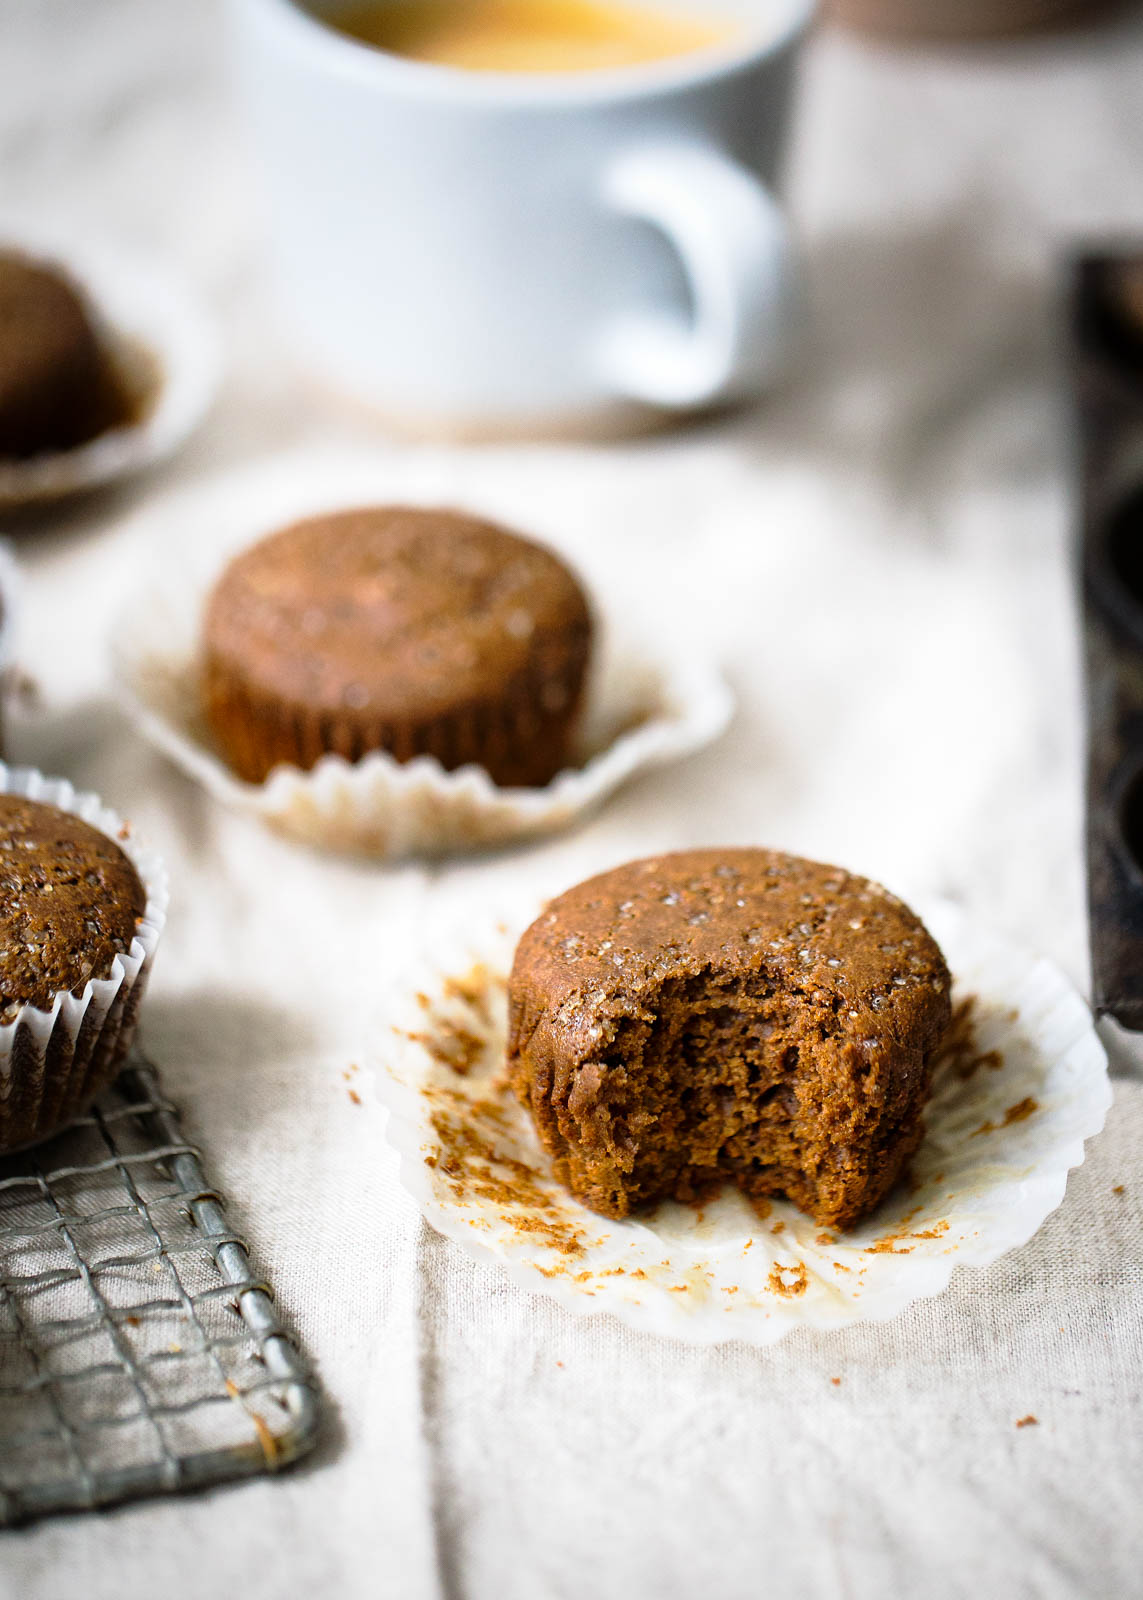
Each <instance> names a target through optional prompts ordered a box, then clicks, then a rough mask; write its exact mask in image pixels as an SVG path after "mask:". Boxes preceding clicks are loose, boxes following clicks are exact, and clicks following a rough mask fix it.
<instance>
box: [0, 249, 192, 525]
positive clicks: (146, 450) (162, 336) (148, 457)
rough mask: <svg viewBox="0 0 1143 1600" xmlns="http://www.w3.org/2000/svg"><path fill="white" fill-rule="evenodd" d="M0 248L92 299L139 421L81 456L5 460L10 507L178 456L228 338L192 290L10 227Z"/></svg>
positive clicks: (99, 252)
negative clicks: (61, 276) (221, 336)
mask: <svg viewBox="0 0 1143 1600" xmlns="http://www.w3.org/2000/svg"><path fill="white" fill-rule="evenodd" d="M0 248H3V249H9V250H19V251H21V252H23V253H24V254H26V255H28V256H30V257H31V258H32V259H33V260H37V261H43V262H46V263H47V264H49V265H54V266H57V267H59V268H60V270H61V271H63V272H64V273H65V274H66V275H67V277H68V278H69V279H70V281H71V282H72V283H74V284H75V285H76V286H77V288H79V289H80V290H81V291H82V293H83V294H84V296H85V297H86V299H87V302H88V305H89V308H90V310H91V312H92V314H93V316H94V319H95V322H96V326H97V329H98V331H99V333H100V337H101V340H102V343H103V346H104V349H105V351H106V352H107V354H108V356H109V358H110V360H111V362H112V364H113V366H114V368H115V371H116V374H117V376H118V378H119V380H120V382H121V383H122V384H123V386H124V388H125V389H126V391H127V393H128V394H129V396H130V397H131V399H132V401H133V402H134V405H135V408H136V410H137V413H138V420H135V421H131V422H128V423H124V424H122V425H120V426H117V427H114V428H109V429H108V430H107V431H106V432H105V433H101V434H99V435H98V436H97V437H96V438H94V439H91V440H89V441H88V442H87V443H86V444H81V445H77V446H75V448H74V449H71V450H61V451H51V452H45V453H43V454H42V455H37V456H32V457H29V458H28V459H27V460H20V461H13V460H11V459H4V458H0V510H3V509H17V508H19V507H22V506H31V505H35V504H38V503H40V502H46V501H52V500H59V499H62V498H64V497H65V496H67V495H71V494H77V493H80V492H81V491H84V490H88V489H96V488H99V487H101V486H102V485H104V484H109V483H112V482H114V481H115V480H116V479H118V478H122V477H126V476H127V475H129V474H131V473H134V472H139V471H141V470H142V469H143V468H144V467H148V466H152V465H153V464H154V463H155V462H157V461H161V460H163V459H164V458H165V457H166V456H168V455H170V454H172V453H173V452H174V451H175V450H176V449H177V448H178V447H179V445H181V444H182V443H183V441H184V440H185V439H186V438H187V437H188V435H189V434H190V433H191V432H192V431H193V430H194V429H195V428H196V427H197V426H198V424H199V423H200V422H201V421H202V418H203V417H204V415H205V414H206V411H207V409H208V407H209V405H210V403H211V401H212V399H213V398H214V393H215V390H216V388H217V386H218V373H219V355H218V342H217V338H216V336H215V333H214V330H213V328H212V327H211V326H210V324H209V323H208V321H207V320H206V317H205V316H204V314H203V312H202V311H201V310H200V309H199V307H198V306H197V305H196V304H195V303H194V301H193V300H192V299H191V298H190V297H189V295H188V294H187V292H186V291H185V290H184V289H183V288H182V287H181V286H179V285H178V284H176V283H175V282H174V281H173V280H171V279H169V278H168V277H166V276H165V275H164V274H163V273H161V272H158V271H156V270H155V269H154V268H152V267H150V266H148V265H146V264H144V263H141V262H138V261H135V260H133V259H131V258H128V257H124V256H120V255H118V254H117V253H112V252H110V251H107V250H103V249H95V248H92V247H91V246H90V245H87V244H81V243H74V242H66V241H62V240H59V239H54V238H48V237H45V236H43V235H37V234H35V233H33V234H31V235H30V236H29V235H28V234H27V233H26V232H25V231H24V230H23V229H19V228H16V227H14V226H12V225H11V224H8V223H4V222H2V221H0Z"/></svg>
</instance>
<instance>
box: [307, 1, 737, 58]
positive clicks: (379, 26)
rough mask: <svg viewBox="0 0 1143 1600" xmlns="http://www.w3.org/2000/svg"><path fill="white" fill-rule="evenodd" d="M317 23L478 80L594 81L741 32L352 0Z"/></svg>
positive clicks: (610, 10)
mask: <svg viewBox="0 0 1143 1600" xmlns="http://www.w3.org/2000/svg"><path fill="white" fill-rule="evenodd" d="M325 20H326V21H328V22H329V23H330V24H331V25H332V26H333V27H335V28H338V29H339V30H340V31H341V32H342V33H347V34H349V36H350V37H351V38H353V39H360V40H361V41H362V42H363V43H364V44H370V45H374V46H375V47H376V48H377V49H379V50H386V51H388V52H389V53H390V54H392V55H397V56H404V57H406V58H407V59H408V60H410V61H426V62H431V63H434V64H436V65H438V66H445V67H464V68H468V69H469V70H470V71H476V72H594V71H599V70H601V69H606V68H609V67H610V68H614V67H631V66H637V65H639V64H641V63H643V62H649V61H665V60H669V59H670V58H671V57H673V56H683V55H689V54H690V53H691V52H692V51H695V50H705V49H710V48H711V46H713V45H717V44H722V43H725V42H727V41H729V40H730V39H732V38H734V37H735V35H736V34H737V33H738V32H739V31H740V30H739V29H738V28H737V27H735V25H734V24H733V23H730V22H728V21H727V20H726V19H725V18H724V19H723V20H722V21H720V22H718V23H712V22H710V21H708V20H700V19H699V18H697V17H684V16H676V15H668V14H666V13H664V12H658V11H652V10H644V9H641V8H639V9H637V8H636V7H634V6H631V7H629V6H626V5H609V4H605V3H604V0H388V3H386V0H372V3H370V4H362V3H360V0H353V3H350V4H347V5H344V6H338V7H336V8H335V9H334V10H332V11H331V12H328V13H326V14H325Z"/></svg>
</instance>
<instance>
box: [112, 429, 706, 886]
mask: <svg viewBox="0 0 1143 1600" xmlns="http://www.w3.org/2000/svg"><path fill="white" fill-rule="evenodd" d="M470 474H471V475H472V482H471V486H470V481H469V479H470ZM386 502H388V503H400V504H407V505H429V506H432V505H437V506H439V505H449V506H452V507H458V508H460V509H463V510H467V511H475V512H477V513H479V514H482V515H487V516H490V517H491V518H492V519H493V520H501V521H515V522H516V523H517V524H518V525H519V526H520V527H521V531H523V532H524V533H526V534H533V533H534V534H535V535H536V536H537V537H539V538H541V539H542V538H544V537H545V529H544V527H543V526H542V525H540V526H537V527H535V528H533V527H532V526H531V523H530V521H529V519H527V518H526V517H515V518H512V517H511V516H510V515H509V516H505V515H504V514H503V513H502V511H501V509H500V508H499V507H498V506H497V505H496V504H495V502H493V503H489V502H488V498H487V497H486V496H485V495H484V494H482V492H481V488H480V484H479V481H478V477H477V473H476V469H475V468H474V466H473V464H472V463H471V461H470V459H469V458H468V457H467V456H466V455H465V454H464V453H462V452H449V453H447V454H445V455H443V456H437V455H431V454H430V455H426V456H424V457H421V456H417V455H415V454H413V455H410V456H407V457H405V458H403V459H402V461H400V462H393V461H384V460H382V461H380V462H378V461H376V460H365V461H363V460H362V459H361V458H360V457H356V456H351V457H349V458H348V459H345V458H342V457H341V456H339V455H335V456H333V457H332V458H326V457H324V456H318V457H316V458H309V457H306V456H301V457H296V458H295V457H283V458H281V459H280V460H271V461H269V462H266V463H262V464H260V465H258V466H255V467H253V468H245V469H243V470H241V471H240V472H236V473H232V474H227V475H226V476H225V477H223V478H221V479H219V480H218V481H217V482H216V483H215V484H213V485H210V486H207V487H205V488H199V489H197V490H194V491H190V492H188V493H184V494H181V495H179V496H175V497H172V498H171V499H170V500H169V501H167V502H166V503H160V504H158V505H157V506H155V507H154V508H153V509H150V510H148V511H145V512H144V513H142V514H141V515H140V517H139V518H138V519H137V520H136V534H137V542H138V544H139V546H140V547H142V546H144V545H146V544H149V543H153V544H154V546H155V547H156V555H157V558H156V559H155V560H154V562H153V563H152V564H151V566H150V568H149V570H148V571H146V573H145V574H144V576H143V578H142V580H141V582H140V586H139V589H138V592H137V593H136V594H135V596H134V597H133V599H132V600H131V603H130V605H129V606H128V608H127V609H126V610H125V611H124V613H123V615H122V617H121V618H120V619H119V622H118V624H117V626H116V629H115V632H114V635H113V652H114V662H115V670H116V677H117V680H118V684H119V687H120V690H121V692H122V696H123V698H124V700H125V703H126V705H127V709H128V710H129V712H130V713H131V714H132V715H133V716H134V718H135V720H136V721H137V723H138V724H139V727H140V729H141V731H142V732H143V733H144V734H145V735H146V736H147V737H148V738H149V739H150V740H151V741H152V742H153V743H154V744H155V745H157V746H158V747H159V748H160V749H161V750H162V751H163V752H164V753H165V754H166V755H168V756H170V758H171V759H172V760H173V761H175V762H176V763H177V764H178V765H179V766H180V767H182V768H183V770H184V771H185V772H187V773H188V774H189V775H190V776H191V777H193V778H194V779H195V780H197V781H198V782H199V783H201V784H202V785H203V786H204V787H205V788H206V789H207V790H208V791H209V792H210V793H211V794H212V795H214V796H215V797H216V798H217V799H218V800H220V801H221V802H222V803H223V804H225V805H227V806H229V807H231V808H232V809H234V810H236V811H239V812H242V813H245V814H246V815H250V816H255V817H257V818H258V819H259V820H260V821H262V822H263V823H265V824H266V825H267V826H269V827H271V828H273V829H274V830H275V831H276V832H279V833H283V834H285V835H286V836H288V837H290V838H292V839H295V840H297V841H298V842H300V843H303V844H307V845H311V846H315V847H317V848H320V849H326V850H338V851H344V852H349V853H354V854H358V855H364V856H368V857H370V858H372V859H375V860H398V859H402V858H407V857H410V856H428V857H431V856H440V855H445V854H449V853H460V852H464V851H472V850H481V849H489V848H497V847H502V846H505V845H509V844H516V843H520V842H523V841H526V840H531V839H537V838H541V837H543V836H545V835H548V834H552V833H555V832H557V831H559V830H561V829H564V828H568V827H570V826H572V825H573V824H574V823H575V822H576V821H578V820H580V819H582V818H583V817H585V816H587V815H588V814H590V813H591V812H592V811H593V810H594V809H595V808H597V807H598V806H600V805H601V804H602V803H603V802H604V801H605V800H606V799H607V797H608V796H609V795H610V794H612V793H613V792H614V791H615V790H616V789H618V788H619V786H620V785H621V784H623V783H624V782H626V781H627V780H628V779H629V778H631V777H632V776H634V775H635V774H636V773H638V772H640V771H643V770H645V769H648V768H653V767H657V766H661V765H664V764H666V763H668V762H671V761H675V760H679V759H681V758H682V757H684V756H687V755H690V754H692V753H693V752H695V751H697V750H699V749H701V748H703V747H704V746H705V745H708V744H710V743H712V742H713V741H714V740H715V739H717V738H718V737H719V736H720V735H721V734H722V733H723V732H724V731H725V729H726V728H727V726H728V725H729V723H730V720H731V717H732V715H733V711H734V698H733V695H732V693H731V691H730V689H729V687H728V686H727V684H726V682H725V680H724V679H723V677H722V674H721V673H720V671H719V670H718V668H717V667H716V666H714V665H713V664H712V663H710V662H708V661H705V660H703V659H701V658H699V657H692V656H690V655H689V654H688V652H687V651H686V649H685V647H683V646H680V643H679V640H678V639H677V637H675V636H674V634H673V633H672V632H671V631H670V630H669V629H666V628H663V627H659V628H658V629H657V630H656V632H655V633H654V634H653V635H651V634H650V633H648V636H647V637H646V639H644V638H642V637H641V636H640V634H639V632H638V631H637V630H635V631H633V630H632V629H631V627H630V625H629V623H628V619H627V612H626V609H625V608H623V606H622V602H621V601H619V602H618V603H616V604H614V606H612V604H611V603H610V602H612V600H613V597H611V596H609V595H608V594H606V593H602V594H599V593H597V594H596V595H594V596H593V599H594V600H595V601H596V602H597V610H598V611H599V612H601V613H602V627H601V639H600V642H599V647H598V649H597V652H596V659H595V661H594V663H593V666H592V669H591V671H590V673H589V679H588V684H587V689H586V694H585V699H584V708H583V713H582V715H581V718H580V724H579V730H578V737H577V740H576V745H577V752H576V764H575V765H574V766H572V767H570V768H569V769H568V770H567V771H566V772H562V773H560V774H559V775H558V776H557V777H556V778H554V779H553V780H552V782H551V783H549V784H547V785H546V786H545V787H544V788H536V789H525V788H517V789H512V788H500V787H498V786H497V785H496V784H495V783H494V782H493V781H492V779H491V778H490V777H489V775H488V773H487V772H486V771H484V769H483V768H482V767H477V766H466V767H462V768H459V769H458V770H456V771H446V770H445V768H444V766H442V764H441V762H440V761H438V760H437V759H436V758H435V757H433V756H418V757H416V758H415V759H414V760H411V761H408V762H401V761H398V760H397V759H396V758H395V757H393V756H392V755H390V754H388V753H387V752H385V751H376V752H373V753H371V754H369V755H366V756H364V757H362V758H361V759H360V760H357V761H350V760H347V759H345V757H344V756H341V755H337V754H329V755H326V756H323V757H322V758H321V759H320V760H319V761H318V762H317V764H316V765H315V766H314V767H312V768H311V769H310V770H308V771H303V770H301V769H300V768H299V767H295V766H288V765H284V766H279V767H277V768H276V769H275V770H274V771H273V772H272V773H271V774H270V776H269V777H268V778H267V779H266V781H265V782H264V783H260V784H254V783H247V782H244V781H243V780H242V779H241V778H239V777H238V776H237V775H236V774H235V773H234V772H233V771H231V769H230V768H229V767H228V765H227V764H226V762H225V760H224V759H223V757H222V754H221V752H220V751H219V749H218V746H217V744H216V743H215V741H214V739H213V737H212V735H211V733H210V730H209V728H208V727H207V725H206V719H205V717H204V714H203V709H202V665H201V655H200V651H201V630H202V617H203V610H204V607H205V604H206V599H207V596H208V594H209V592H210V589H211V587H212V585H213V583H214V582H215V580H216V579H217V577H218V576H219V574H220V573H221V571H222V570H223V569H224V567H225V565H226V563H227V561H228V560H229V559H230V558H231V557H232V556H234V555H235V554H236V553H237V552H238V551H239V550H241V549H244V548H246V547H247V546H248V545H250V544H253V543H254V542H255V541H256V540H257V539H259V538H260V537H262V536H264V535H265V534H267V533H270V532H272V531H273V530H274V529H275V528H277V527H283V526H285V525H286V524H287V523H289V522H291V521H294V520H296V519H298V518H299V517H303V516H306V515H311V514H313V513H315V512H317V511H323V510H328V511H333V510H339V509H343V508H346V507H349V506H353V505H364V504H369V503H374V504H384V503H386ZM551 542H552V543H553V546H554V545H555V544H556V542H557V541H555V540H552V541H551ZM567 553H568V554H570V557H571V559H572V561H573V562H574V561H575V560H576V553H575V551H574V550H573V551H570V552H567ZM609 611H611V612H612V615H613V616H614V617H615V619H616V621H615V622H614V623H611V624H610V625H609V620H608V613H609ZM328 735H329V730H328V729H324V730H323V731H322V742H324V743H325V744H326V745H327V746H328V745H329V743H330V742H331V741H330V738H329V736H328Z"/></svg>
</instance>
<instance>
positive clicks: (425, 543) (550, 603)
mask: <svg viewBox="0 0 1143 1600" xmlns="http://www.w3.org/2000/svg"><path fill="white" fill-rule="evenodd" d="M591 638H592V623H591V616H590V612H589V608H588V603H587V599H586V597H585V595H584V592H583V590H582V588H581V587H580V585H579V583H578V582H577V580H576V578H575V577H574V576H573V574H572V573H571V572H570V571H569V569H568V568H567V567H566V566H565V565H564V563H563V562H562V561H560V560H559V559H558V558H557V557H556V556H555V555H553V554H552V553H551V551H549V550H546V549H544V548H543V547H542V546H540V545H538V544H534V543H533V542H532V541H531V540H528V539H524V538H522V537H520V535H518V534H515V533H510V532H509V531H508V530H507V529H505V528H501V527H498V526H496V525H495V524H493V523H490V522H484V521H481V520H480V519H478V518H476V517H472V516H466V515H463V514H461V513H459V512H454V511H429V510H421V509H413V508H409V507H403V506H386V507H370V508H366V509H363V510H358V511H342V512H336V513H331V514H329V515H325V516H317V517H310V518H307V519H306V520H305V521H303V522H298V523H295V524H294V525H293V526H291V527H288V528H285V529H283V530H282V531H280V532H278V533H274V534H271V535H270V537H269V538H266V539H263V540H262V541H261V542H260V543H258V544H256V545H254V546H253V547H252V548H251V549H249V550H247V551H245V552H244V553H243V554H242V555H240V556H238V557H237V558H236V559H235V560H234V561H233V562H231V564H230V566H229V567H228V568H227V569H226V571H225V572H224V573H223V575H222V577H221V578H220V579H219V581H218V583H217V585H216V587H215V589H214V591H213V593H212V595H211V596H210V599H209V601H208V604H207V609H206V618H205V625H204V639H203V666H202V693H203V706H204V711H205V714H206V719H207V722H208V724H209V726H210V728H211V730H212V732H213V735H214V738H215V740H216V741H217V743H218V745H219V747H220V749H221V751H222V753H223V755H224V757H225V758H226V760H227V762H228V764H229V765H230V766H231V767H232V768H233V770H234V771H235V772H236V773H237V774H238V775H239V777H242V778H244V779H246V780H247V781H248V782H250V783H261V782H262V781H263V779H265V778H266V777H267V775H268V774H269V773H270V772H271V771H272V770H273V768H274V767H276V766H278V765H279V764H282V763H287V764H290V765H292V766H295V767H300V768H301V769H302V770H303V771H308V770H309V769H310V768H311V767H313V766H314V765H315V764H316V763H317V762H318V761H319V760H320V759H321V758H322V756H325V755H331V754H333V755H339V756H342V757H344V758H345V759H346V760H347V761H358V760H360V759H361V758H362V757H363V756H366V755H368V754H369V753H370V752H373V751H387V752H388V753H389V755H391V756H392V757H394V758H395V759H396V760H397V761H400V762H407V761H411V760H413V759H414V758H415V757H417V756H434V757H435V758H436V759H437V760H438V761H439V762H440V764H441V765H442V766H443V767H444V768H445V769H446V770H447V771H455V770H456V769H457V768H459V767H464V766H467V765H469V764H475V765H477V766H481V767H483V768H485V770H486V771H487V772H488V773H489V774H490V776H491V777H492V779H493V781H494V782H495V783H497V784H499V785H501V786H503V787H526V788H533V787H539V786H542V785H544V784H546V783H548V782H549V781H550V780H551V779H552V778H553V777H554V776H555V775H556V773H558V772H560V771H561V770H562V769H563V768H564V767H566V766H567V765H568V763H569V760H570V758H571V753H572V740H573V737H574V733H575V728H576V722H577V718H578V714H579V711H580V707H581V703H582V700H583V691H584V682H585V677H586V673H587V667H588V659H589V654H590V649H591Z"/></svg>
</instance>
